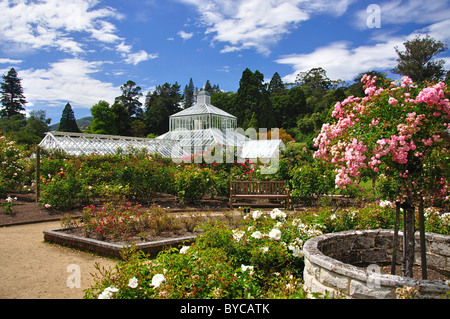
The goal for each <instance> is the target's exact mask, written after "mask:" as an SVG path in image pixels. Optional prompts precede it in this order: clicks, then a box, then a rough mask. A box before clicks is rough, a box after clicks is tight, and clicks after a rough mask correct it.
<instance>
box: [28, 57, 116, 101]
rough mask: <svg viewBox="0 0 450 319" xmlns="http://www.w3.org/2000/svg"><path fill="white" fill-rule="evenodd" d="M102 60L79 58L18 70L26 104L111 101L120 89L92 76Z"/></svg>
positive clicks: (97, 70)
mask: <svg viewBox="0 0 450 319" xmlns="http://www.w3.org/2000/svg"><path fill="white" fill-rule="evenodd" d="M103 63H105V62H87V61H84V60H81V59H78V58H73V59H65V60H61V61H59V62H56V63H51V64H50V67H49V68H48V69H36V70H35V69H26V70H20V77H21V78H22V86H23V88H24V92H26V98H27V101H28V102H29V105H28V106H30V105H34V104H36V103H42V102H44V103H45V104H46V105H47V106H52V105H55V106H61V101H64V103H67V102H70V103H71V104H73V105H72V106H77V107H84V108H90V107H92V105H94V104H95V103H97V102H98V101H99V100H106V101H111V103H112V102H113V101H114V98H115V97H116V96H118V95H120V88H119V87H114V85H112V84H111V83H107V82H102V81H100V80H97V79H95V78H93V77H92V74H94V73H97V72H100V71H101V65H102V64H103Z"/></svg>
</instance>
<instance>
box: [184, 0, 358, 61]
mask: <svg viewBox="0 0 450 319" xmlns="http://www.w3.org/2000/svg"><path fill="white" fill-rule="evenodd" d="M179 1H182V2H184V3H187V4H190V5H194V6H195V7H197V10H198V12H199V13H200V15H201V20H202V22H203V24H204V25H205V26H206V27H207V30H206V34H210V35H212V40H213V42H223V43H225V47H224V49H223V50H222V51H221V52H222V53H226V52H236V51H241V50H244V49H256V50H257V51H258V52H260V53H262V54H265V55H268V54H269V53H270V48H271V47H272V46H273V45H274V44H276V43H278V41H280V40H281V39H282V37H284V36H286V35H287V34H289V33H290V32H291V31H292V30H293V29H295V28H297V27H298V25H299V24H300V23H301V22H303V21H306V20H308V19H309V18H310V16H311V15H313V14H320V13H326V14H332V15H342V14H343V13H344V12H346V10H347V8H348V6H349V5H350V4H351V3H352V2H354V0H337V1H336V0H334V1H332V0H315V1H313V0H272V1H268V0H232V1H219V0H179Z"/></svg>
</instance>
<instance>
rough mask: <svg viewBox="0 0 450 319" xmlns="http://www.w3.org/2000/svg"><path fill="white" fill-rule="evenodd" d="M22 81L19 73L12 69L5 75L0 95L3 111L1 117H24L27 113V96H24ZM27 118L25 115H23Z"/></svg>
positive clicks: (0, 111) (0, 112)
mask: <svg viewBox="0 0 450 319" xmlns="http://www.w3.org/2000/svg"><path fill="white" fill-rule="evenodd" d="M20 82H21V79H19V78H18V76H17V72H16V70H15V69H14V68H11V69H10V70H9V71H8V73H7V74H6V75H3V82H2V83H1V90H0V93H1V95H2V99H1V102H2V105H3V109H2V110H0V116H1V117H11V116H13V115H23V114H22V113H21V112H22V111H25V107H24V106H25V104H26V103H27V101H26V100H25V96H24V95H23V89H22V84H21V83H20ZM23 116H24V117H25V115H23Z"/></svg>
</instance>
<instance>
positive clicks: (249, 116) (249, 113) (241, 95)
mask: <svg viewBox="0 0 450 319" xmlns="http://www.w3.org/2000/svg"><path fill="white" fill-rule="evenodd" d="M272 111H273V110H272V104H271V102H270V99H269V94H268V93H267V90H266V86H265V84H264V75H263V74H262V73H261V72H259V71H258V70H256V71H255V72H254V73H253V72H252V71H250V70H249V69H248V68H247V69H245V70H244V72H243V73H242V77H241V80H240V82H239V89H238V91H237V95H236V100H235V104H234V107H233V115H235V116H236V117H237V118H238V126H240V127H242V128H244V129H247V128H248V127H250V126H249V124H250V122H251V124H252V127H254V126H257V127H255V128H258V127H261V128H272V127H274V125H275V121H274V118H273V115H272Z"/></svg>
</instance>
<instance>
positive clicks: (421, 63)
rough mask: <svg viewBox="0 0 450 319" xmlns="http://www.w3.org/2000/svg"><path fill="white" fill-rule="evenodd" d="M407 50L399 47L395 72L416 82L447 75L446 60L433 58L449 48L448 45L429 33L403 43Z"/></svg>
mask: <svg viewBox="0 0 450 319" xmlns="http://www.w3.org/2000/svg"><path fill="white" fill-rule="evenodd" d="M403 45H404V46H405V49H406V50H405V51H403V52H402V51H400V50H399V49H398V48H397V47H396V48H395V51H396V52H397V55H398V59H397V62H398V65H397V66H396V67H395V68H394V69H393V72H394V73H397V74H401V75H405V76H408V77H410V78H411V79H412V80H413V81H414V82H423V81H426V80H427V81H431V80H442V79H443V78H444V76H445V69H444V65H445V60H442V59H441V60H436V59H433V57H434V56H436V55H439V54H440V53H442V52H444V51H445V50H447V45H446V44H444V43H442V42H441V41H437V40H435V39H433V38H431V37H430V36H429V35H427V36H426V37H424V38H421V37H420V36H416V38H414V39H412V40H409V41H406V42H405V43H403Z"/></svg>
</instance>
